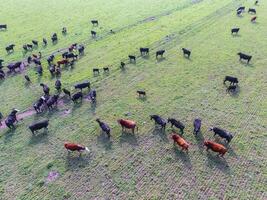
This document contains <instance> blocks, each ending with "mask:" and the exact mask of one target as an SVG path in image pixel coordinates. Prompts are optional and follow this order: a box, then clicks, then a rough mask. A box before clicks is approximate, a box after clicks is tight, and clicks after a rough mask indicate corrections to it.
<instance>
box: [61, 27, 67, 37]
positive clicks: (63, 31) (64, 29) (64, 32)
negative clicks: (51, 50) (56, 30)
mask: <svg viewBox="0 0 267 200" xmlns="http://www.w3.org/2000/svg"><path fill="white" fill-rule="evenodd" d="M62 34H63V35H66V34H67V28H66V27H63V28H62Z"/></svg>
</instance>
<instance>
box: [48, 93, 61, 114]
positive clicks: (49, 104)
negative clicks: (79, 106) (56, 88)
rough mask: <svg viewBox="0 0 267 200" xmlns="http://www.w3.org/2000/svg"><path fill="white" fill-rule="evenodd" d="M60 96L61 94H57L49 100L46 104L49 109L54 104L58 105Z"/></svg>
mask: <svg viewBox="0 0 267 200" xmlns="http://www.w3.org/2000/svg"><path fill="white" fill-rule="evenodd" d="M58 98H59V95H57V94H56V95H53V96H52V97H50V98H49V99H48V100H47V102H46V105H47V108H48V110H50V109H51V108H52V106H53V105H54V104H56V105H57V100H58Z"/></svg>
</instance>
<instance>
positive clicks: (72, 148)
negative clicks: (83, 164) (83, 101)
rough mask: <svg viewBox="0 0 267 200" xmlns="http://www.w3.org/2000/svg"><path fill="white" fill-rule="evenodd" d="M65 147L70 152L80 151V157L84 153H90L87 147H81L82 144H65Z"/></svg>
mask: <svg viewBox="0 0 267 200" xmlns="http://www.w3.org/2000/svg"><path fill="white" fill-rule="evenodd" d="M64 147H65V148H66V149H67V150H68V152H73V151H78V152H79V153H80V155H81V153H82V152H83V151H88V152H90V151H89V149H88V148H87V147H85V146H83V145H80V144H75V143H69V142H65V143H64Z"/></svg>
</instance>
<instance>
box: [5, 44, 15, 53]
mask: <svg viewBox="0 0 267 200" xmlns="http://www.w3.org/2000/svg"><path fill="white" fill-rule="evenodd" d="M15 46H16V45H14V44H10V45H8V46H7V47H6V52H7V53H10V52H13V51H14V47H15Z"/></svg>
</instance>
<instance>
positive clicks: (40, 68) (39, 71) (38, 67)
mask: <svg viewBox="0 0 267 200" xmlns="http://www.w3.org/2000/svg"><path fill="white" fill-rule="evenodd" d="M36 71H37V73H38V75H39V76H41V75H42V74H43V67H42V65H38V66H37V68H36Z"/></svg>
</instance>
